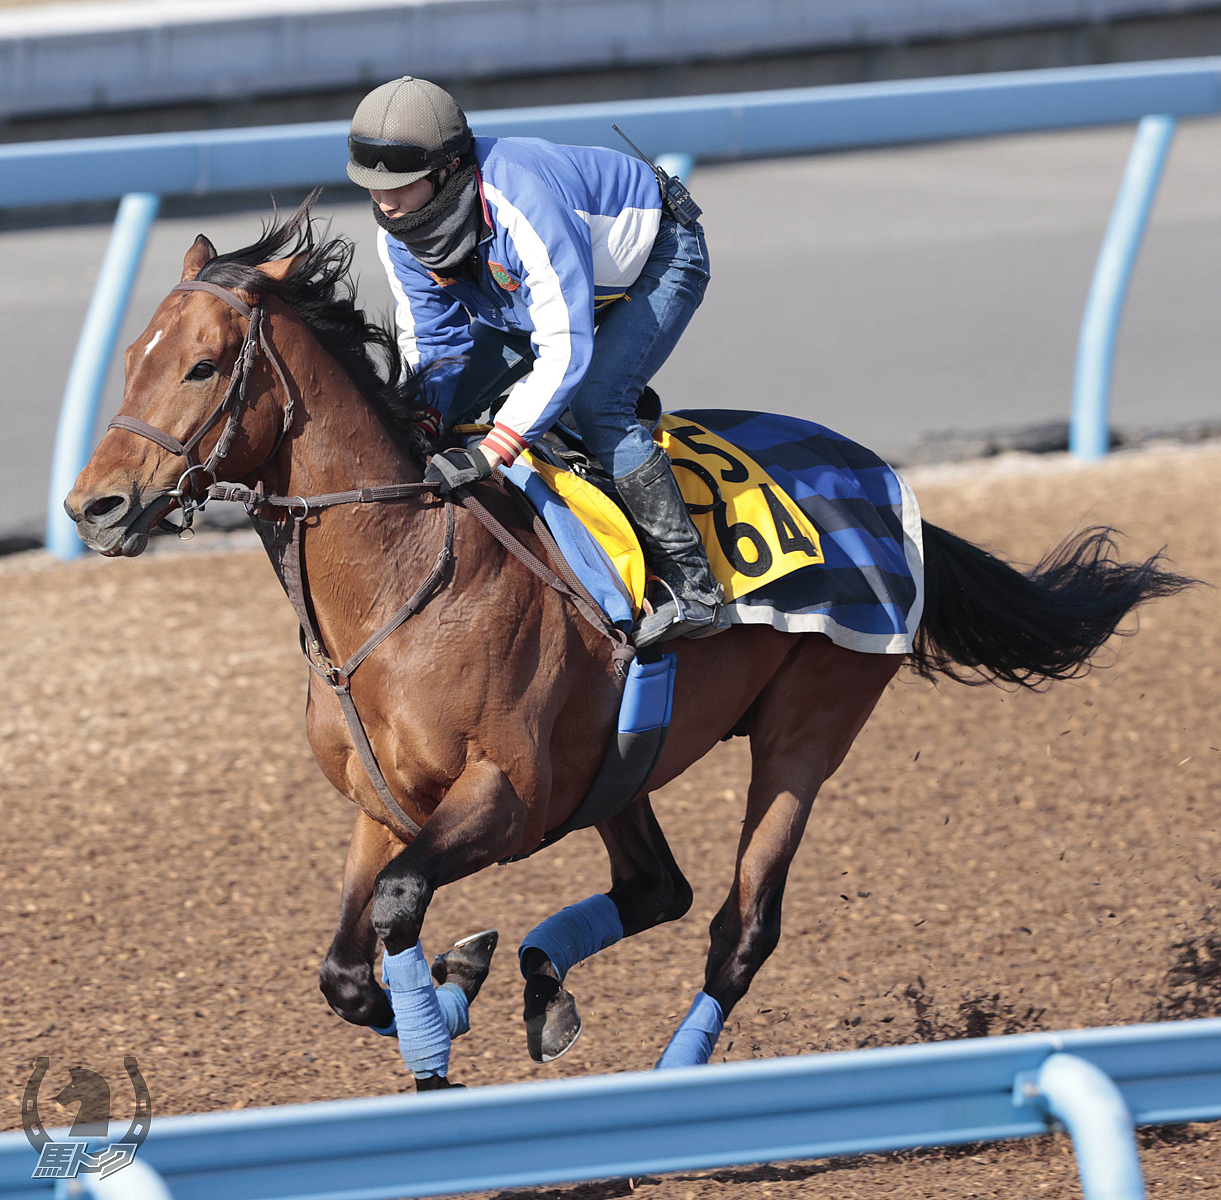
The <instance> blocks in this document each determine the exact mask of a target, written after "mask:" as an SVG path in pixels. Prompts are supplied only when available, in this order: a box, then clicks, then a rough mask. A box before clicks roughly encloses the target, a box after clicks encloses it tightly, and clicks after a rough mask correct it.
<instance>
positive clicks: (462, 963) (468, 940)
mask: <svg viewBox="0 0 1221 1200" xmlns="http://www.w3.org/2000/svg"><path fill="white" fill-rule="evenodd" d="M499 937H500V935H499V934H498V933H497V932H496V930H495V929H485V930H484V931H483V932H482V933H472V934H471V936H470V937H464V938H463V939H462V940H461V941H460V942H455V943H454V948H453V949H452V950H446V951H445V953H444V954H438V955H437V957H436V958H435V959H433V963H432V977H433V978H434V979H435V980H436V981H437V982H438V983H456V984H457V985H458V986H459V987H460V988H461V989H462V990H463V992H465V993H466V1002H467V1003H468V1004H470V1003H471V1001H473V1000H474V999H475V997H476V996H478V995H479V989H480V988H481V987H483V981H484V980H485V979H487V977H488V971H489V969H490V968H491V966H492V953H493V951H494V950H495V949H496V942H497V941H498V940H499Z"/></svg>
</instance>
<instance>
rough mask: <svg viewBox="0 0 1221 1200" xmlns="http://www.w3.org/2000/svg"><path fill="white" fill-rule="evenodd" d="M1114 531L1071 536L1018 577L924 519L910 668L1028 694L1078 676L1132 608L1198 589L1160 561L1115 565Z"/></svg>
mask: <svg viewBox="0 0 1221 1200" xmlns="http://www.w3.org/2000/svg"><path fill="white" fill-rule="evenodd" d="M1113 533H1114V530H1112V529H1109V528H1106V527H1105V526H1099V527H1096V528H1094V529H1087V530H1085V531H1083V532H1082V533H1078V534H1075V535H1074V536H1073V537H1070V538H1068V539H1066V540H1065V541H1063V542H1061V544H1060V545H1059V546H1057V547H1056V548H1055V549H1054V550H1053V551H1052V552H1051V553H1050V554H1048V555H1047V557H1046V558H1044V559H1043V561H1042V562H1040V563H1039V564H1038V566H1036V567H1035V568H1034V569H1033V570H1032V571H1030V572H1029V573H1028V574H1023V573H1022V572H1021V571H1018V570H1015V569H1014V568H1013V567H1011V566H1009V564H1008V563H1006V562H1002V561H1001V560H1000V559H999V558H996V557H995V556H994V555H991V554H989V553H988V552H987V551H986V550H981V549H980V548H979V547H978V546H974V545H972V544H971V543H970V542H968V541H965V540H964V539H963V538H960V537H955V535H954V534H952V533H947V532H946V531H945V530H944V529H939V528H938V527H937V526H936V525H930V524H929V523H928V522H927V521H925V522H924V572H925V574H924V586H925V594H924V616H923V619H922V620H921V623H920V629H919V632H917V634H916V642H915V649H914V650H913V652H912V656H911V663H912V666H914V667H915V669H916V671H917V672H918V673H919V674H921V675H923V676H924V677H925V678H926V679H931V678H933V676H934V675H948V676H949V677H950V678H951V679H956V680H958V681H959V682H960V683H971V684H980V683H994V682H998V681H1003V682H1005V683H1016V684H1020V685H1021V686H1022V687H1028V688H1037V687H1038V686H1039V685H1040V684H1042V683H1045V682H1048V681H1050V680H1053V679H1071V678H1072V677H1073V676H1075V675H1081V674H1084V672H1086V671H1088V670H1089V666H1090V659H1091V658H1092V657H1093V655H1094V653H1095V652H1096V651H1097V650H1098V649H1099V647H1100V646H1101V645H1102V644H1103V642H1105V641H1106V640H1107V638H1109V637H1110V636H1111V634H1113V633H1114V632H1115V629H1116V627H1117V626H1118V625H1119V622H1120V621H1122V620H1123V618H1124V617H1125V616H1126V615H1127V614H1128V613H1129V612H1131V611H1132V609H1134V608H1135V607H1136V606H1137V605H1138V604H1142V603H1143V602H1144V601H1146V600H1153V599H1155V598H1157V597H1159V596H1173V595H1174V594H1175V593H1176V592H1181V591H1183V589H1184V588H1188V587H1191V586H1192V585H1193V584H1194V583H1196V582H1197V580H1194V579H1188V578H1187V577H1186V576H1183V575H1175V574H1173V573H1172V572H1170V571H1167V570H1164V569H1163V567H1162V563H1163V561H1164V560H1163V558H1162V556H1161V555H1160V554H1155V555H1154V556H1153V557H1152V558H1150V559H1146V560H1145V561H1144V562H1140V563H1126V562H1121V561H1120V560H1119V557H1118V555H1117V552H1116V547H1115V539H1114V537H1113V536H1112V535H1113ZM960 667H966V668H969V673H967V674H963V673H960V672H959V670H958V669H957V668H960Z"/></svg>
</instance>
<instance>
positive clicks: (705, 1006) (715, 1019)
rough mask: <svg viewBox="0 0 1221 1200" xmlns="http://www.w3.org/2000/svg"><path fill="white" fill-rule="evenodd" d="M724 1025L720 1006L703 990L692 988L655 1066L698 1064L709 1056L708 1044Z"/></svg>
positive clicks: (659, 1068)
mask: <svg viewBox="0 0 1221 1200" xmlns="http://www.w3.org/2000/svg"><path fill="white" fill-rule="evenodd" d="M724 1028H725V1017H724V1015H723V1014H722V1012H721V1006H720V1005H719V1004H718V1003H717V1002H716V1001H715V1000H714V999H713V998H712V997H711V996H710V995H708V993H707V992H696V994H695V999H694V1000H693V1001H692V1002H691V1007H690V1008H689V1009H688V1010H687V1015H686V1016H685V1017H683V1023H682V1024H681V1025H680V1026H679V1027H678V1028H677V1029H676V1030H675V1031H674V1036H673V1037H672V1038H671V1039H670V1044H669V1045H668V1046H667V1047H666V1048H665V1050H663V1051H662V1055H661V1057H660V1058H659V1059H658V1060H657V1067H656V1068H655V1069H656V1070H659V1071H664V1070H667V1069H668V1068H670V1067H699V1066H702V1065H703V1064H704V1063H706V1062H707V1061H708V1059H709V1058H711V1057H712V1048H713V1046H715V1045H716V1040H717V1038H718V1037H720V1035H721V1030H722V1029H724Z"/></svg>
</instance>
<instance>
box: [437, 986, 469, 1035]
mask: <svg viewBox="0 0 1221 1200" xmlns="http://www.w3.org/2000/svg"><path fill="white" fill-rule="evenodd" d="M437 1003H438V1004H439V1005H440V1006H441V1015H442V1016H443V1017H444V1018H445V1027H446V1028H447V1029H448V1030H449V1036H450V1037H451V1038H456V1037H461V1036H462V1035H463V1034H464V1033H469V1032H470V1028H471V1002H470V1001H469V1000H468V999H467V998H466V993H465V992H464V991H463V990H462V989H461V988H460V987H459V986H458V985H457V984H456V983H443V984H441V986H440V987H439V988H437Z"/></svg>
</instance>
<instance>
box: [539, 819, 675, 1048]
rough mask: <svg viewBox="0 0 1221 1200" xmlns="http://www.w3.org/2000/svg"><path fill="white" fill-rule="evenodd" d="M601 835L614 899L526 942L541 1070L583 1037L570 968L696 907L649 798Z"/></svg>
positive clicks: (570, 915)
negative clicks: (568, 985) (567, 983)
mask: <svg viewBox="0 0 1221 1200" xmlns="http://www.w3.org/2000/svg"><path fill="white" fill-rule="evenodd" d="M597 828H598V833H599V835H600V836H601V838H602V841H603V844H604V845H605V846H606V852H607V854H608V855H609V856H610V865H611V889H610V891H609V892H608V893H606V894H605V895H598V896H590V897H589V899H588V900H583V901H581V903H580V904H575V905H572V906H571V907H570V908H566V909H564V910H563V912H560V913H557V914H556V915H555V916H552V917H548V918H547V920H546V921H543V922H542V923H541V924H540V925H537V926H535V928H534V929H533V930H531V931H530V933H528V934H527V935H526V937H525V939H524V940H523V941H522V946H521V951H520V953H519V959H520V962H521V970H522V975H524V976H525V980H526V987H525V1005H524V1010H523V1013H522V1016H523V1019H524V1020H525V1023H526V1045H527V1048H528V1049H529V1051H530V1057H531V1058H533V1059H534V1061H535V1062H552V1061H554V1060H555V1059H557V1058H559V1056H560V1055H561V1054H563V1053H564V1052H565V1051H566V1050H567V1049H569V1047H570V1046H571V1045H572V1044H573V1042H575V1041H576V1040H577V1035H578V1034H579V1033H580V1032H581V1018H580V1016H579V1015H578V1013H577V1006H576V1001H575V1000H574V999H573V998H572V995H571V993H569V992H568V991H567V990H566V989H565V988H564V986H563V979H564V975H565V974H566V973H567V971H568V970H569V968H570V967H572V966H574V965H575V964H576V963H577V962H579V961H581V960H582V959H585V958H588V957H589V956H590V955H591V954H594V953H597V951H599V950H602V949H605V948H606V947H607V946H608V945H611V944H612V943H614V942H617V941H618V940H619V939H620V938H621V937H631V936H632V935H633V934H636V933H642V932H643V931H644V930H646V929H652V928H653V927H654V926H655V925H661V924H663V923H664V922H666V921H677V920H678V918H679V917H681V916H683V915H684V914H685V913H686V912H687V910H688V909H689V908H690V907H691V885H690V884H688V882H687V880H686V879H685V878H684V877H683V873H682V871H681V870H679V867H678V863H676V862H675V861H674V855H673V854H672V853H671V852H670V847H669V845H667V843H666V838H665V834H663V833H662V831H661V826H660V825H658V823H657V818H656V817H655V816H654V815H653V807H652V805H651V804H650V803H649V798H648V796H641V797H639V798H638V799H636V800H635V801H633V802H632V803H631V804H629V805H628V806H627V808H625V809H624V810H623V811H622V812H621V813H619V814H618V815H617V816H614V817H612V818H611V819H610V820H609V821H604V822H603V823H602V824H600V825H599V826H598V827H597ZM553 958H554V959H555V960H556V961H552V960H553Z"/></svg>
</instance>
